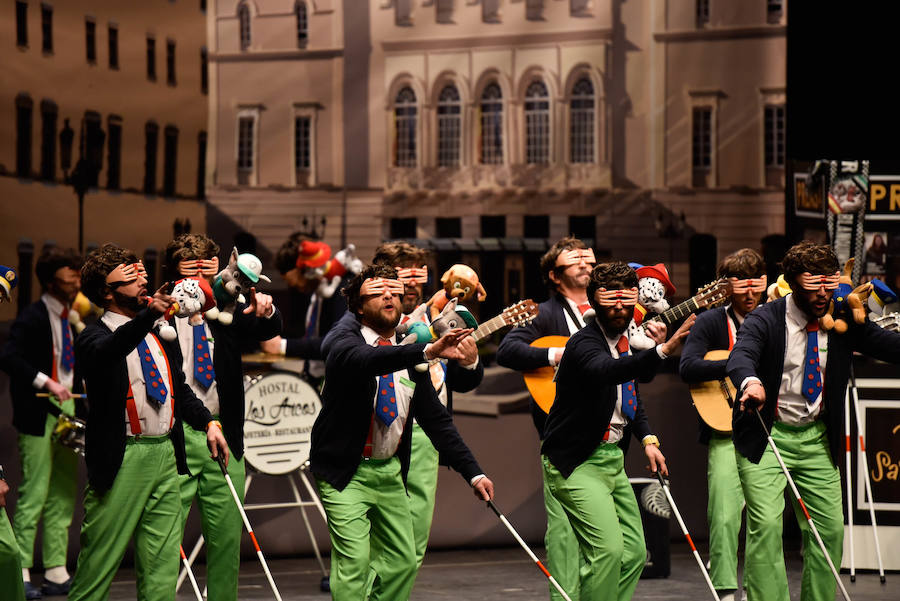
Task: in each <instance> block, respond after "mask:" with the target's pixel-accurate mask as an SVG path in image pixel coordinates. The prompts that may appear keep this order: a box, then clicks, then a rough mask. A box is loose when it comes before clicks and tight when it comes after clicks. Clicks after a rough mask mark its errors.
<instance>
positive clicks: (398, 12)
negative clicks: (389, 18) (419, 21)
mask: <svg viewBox="0 0 900 601" xmlns="http://www.w3.org/2000/svg"><path fill="white" fill-rule="evenodd" d="M412 4H413V0H394V23H395V24H396V25H398V26H399V27H408V26H410V25H412V23H413V22H412Z"/></svg>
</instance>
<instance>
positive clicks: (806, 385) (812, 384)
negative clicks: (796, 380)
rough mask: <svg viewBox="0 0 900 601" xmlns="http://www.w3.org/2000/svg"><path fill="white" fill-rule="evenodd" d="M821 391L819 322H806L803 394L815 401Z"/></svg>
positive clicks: (809, 399)
mask: <svg viewBox="0 0 900 601" xmlns="http://www.w3.org/2000/svg"><path fill="white" fill-rule="evenodd" d="M821 392H822V368H821V367H820V366H819V322H818V321H811V322H809V323H808V324H806V358H805V359H804V360H803V396H804V398H806V400H807V401H808V402H810V403H815V402H816V399H817V398H819V394H820V393H821Z"/></svg>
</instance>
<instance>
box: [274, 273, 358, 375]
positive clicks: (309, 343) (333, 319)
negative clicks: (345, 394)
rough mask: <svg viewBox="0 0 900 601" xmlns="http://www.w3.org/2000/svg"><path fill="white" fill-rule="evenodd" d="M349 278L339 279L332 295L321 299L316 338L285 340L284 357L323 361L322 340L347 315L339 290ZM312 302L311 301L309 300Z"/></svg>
mask: <svg viewBox="0 0 900 601" xmlns="http://www.w3.org/2000/svg"><path fill="white" fill-rule="evenodd" d="M349 281H350V278H349V277H348V276H347V275H345V276H344V277H343V278H341V282H340V283H339V284H338V287H337V289H336V290H335V291H334V294H333V295H332V296H330V297H328V298H324V299H322V305H321V307H320V311H321V314H320V315H319V316H318V318H317V319H318V321H319V331H318V335H316V336H309V337H307V336H303V337H301V338H286V339H285V352H284V354H285V356H287V357H299V358H300V359H324V358H325V353H324V352H322V340H324V338H325V336H326V335H327V334H328V332H329V331H330V330H331V328H332V327H334V324H336V323H337V322H338V321H340V319H341V318H342V317H343V316H344V315H346V314H347V297H345V296H344V295H343V294H341V290H343V289H344V286H346V285H347V282H349ZM310 302H312V299H310Z"/></svg>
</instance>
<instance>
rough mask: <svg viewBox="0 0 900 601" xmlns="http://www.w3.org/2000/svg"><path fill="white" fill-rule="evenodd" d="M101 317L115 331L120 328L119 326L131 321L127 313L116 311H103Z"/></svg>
mask: <svg viewBox="0 0 900 601" xmlns="http://www.w3.org/2000/svg"><path fill="white" fill-rule="evenodd" d="M100 319H101V320H102V321H103V323H105V324H106V325H107V327H109V329H110V330H112V331H113V332H115V331H116V330H118V329H119V326H122V325H125V324H126V323H128V322H129V321H131V318H130V317H128V316H127V315H122V314H121V313H116V312H114V311H106V312H105V313H103V317H101V318H100Z"/></svg>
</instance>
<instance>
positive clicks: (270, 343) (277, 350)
mask: <svg viewBox="0 0 900 601" xmlns="http://www.w3.org/2000/svg"><path fill="white" fill-rule="evenodd" d="M259 348H261V349H262V352H264V353H269V354H270V355H280V354H281V336H276V337H275V338H269V339H268V340H263V341H262V342H260V343H259Z"/></svg>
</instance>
